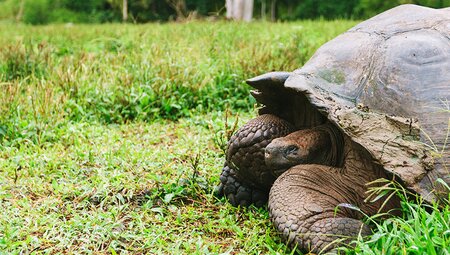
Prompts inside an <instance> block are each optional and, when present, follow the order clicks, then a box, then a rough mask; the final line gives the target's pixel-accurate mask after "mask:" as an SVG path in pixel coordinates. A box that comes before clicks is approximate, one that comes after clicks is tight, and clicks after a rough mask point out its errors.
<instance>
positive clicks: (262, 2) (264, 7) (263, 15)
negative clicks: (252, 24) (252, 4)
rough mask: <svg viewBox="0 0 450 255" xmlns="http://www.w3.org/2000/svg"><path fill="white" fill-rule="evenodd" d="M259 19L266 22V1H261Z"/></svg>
mask: <svg viewBox="0 0 450 255" xmlns="http://www.w3.org/2000/svg"><path fill="white" fill-rule="evenodd" d="M261 19H262V20H266V0H261Z"/></svg>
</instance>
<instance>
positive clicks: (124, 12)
mask: <svg viewBox="0 0 450 255" xmlns="http://www.w3.org/2000/svg"><path fill="white" fill-rule="evenodd" d="M122 20H123V22H126V21H127V20H128V0H123V1H122Z"/></svg>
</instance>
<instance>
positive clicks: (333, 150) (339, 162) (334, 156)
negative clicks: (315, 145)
mask: <svg viewBox="0 0 450 255" xmlns="http://www.w3.org/2000/svg"><path fill="white" fill-rule="evenodd" d="M314 129H315V130H320V131H323V132H326V133H327V134H328V137H329V138H330V142H331V146H330V151H329V153H326V154H324V159H323V162H324V163H325V165H329V166H334V167H342V166H343V165H344V138H343V136H342V133H341V131H340V130H339V129H338V128H337V127H336V126H334V125H333V124H331V123H329V122H327V123H326V124H324V125H320V126H317V127H315V128H314Z"/></svg>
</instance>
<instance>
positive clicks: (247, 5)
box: [242, 0, 253, 22]
mask: <svg viewBox="0 0 450 255" xmlns="http://www.w3.org/2000/svg"><path fill="white" fill-rule="evenodd" d="M252 17H253V0H245V1H244V14H243V16H242V18H243V19H244V20H245V21H247V22H250V21H252Z"/></svg>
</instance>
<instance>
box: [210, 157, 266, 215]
mask: <svg viewBox="0 0 450 255" xmlns="http://www.w3.org/2000/svg"><path fill="white" fill-rule="evenodd" d="M216 193H217V195H218V196H220V197H223V196H224V197H226V198H227V199H228V201H229V202H230V204H232V205H233V206H250V205H251V204H253V205H255V206H256V207H262V206H264V205H265V204H266V203H267V199H268V193H269V192H268V191H267V190H259V189H255V188H251V187H249V186H246V185H244V184H242V183H241V182H239V181H238V180H237V178H236V173H235V172H234V170H233V169H231V168H230V167H228V166H227V164H225V166H224V167H223V170H222V173H221V175H220V185H219V186H218V187H217V191H216Z"/></svg>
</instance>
